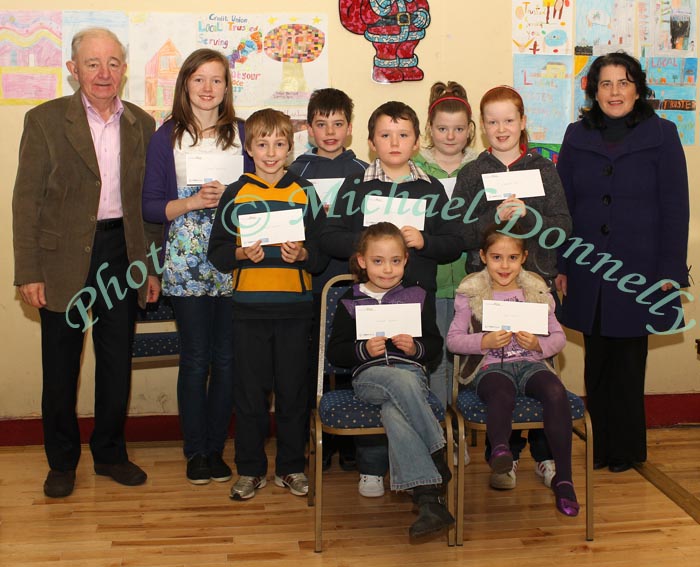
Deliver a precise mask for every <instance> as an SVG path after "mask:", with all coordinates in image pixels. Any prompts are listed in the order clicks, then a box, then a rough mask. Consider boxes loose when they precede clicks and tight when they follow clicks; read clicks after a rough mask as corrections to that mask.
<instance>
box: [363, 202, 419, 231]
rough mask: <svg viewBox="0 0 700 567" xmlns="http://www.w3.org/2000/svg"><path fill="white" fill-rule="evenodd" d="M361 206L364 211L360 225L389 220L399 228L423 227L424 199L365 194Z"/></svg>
mask: <svg viewBox="0 0 700 567" xmlns="http://www.w3.org/2000/svg"><path fill="white" fill-rule="evenodd" d="M362 207H363V210H364V211H365V214H364V223H363V225H362V226H372V225H373V224H377V223H378V222H390V223H392V224H394V225H396V226H398V227H399V228H401V227H403V226H412V227H415V228H417V229H418V230H423V228H424V227H425V209H426V204H425V199H404V198H403V197H379V196H377V195H367V196H366V197H365V200H364V202H363V203H362Z"/></svg>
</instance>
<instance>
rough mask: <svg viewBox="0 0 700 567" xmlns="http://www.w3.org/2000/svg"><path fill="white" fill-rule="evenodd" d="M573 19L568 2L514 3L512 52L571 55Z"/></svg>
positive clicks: (526, 0) (529, 0) (535, 0)
mask: <svg viewBox="0 0 700 567" xmlns="http://www.w3.org/2000/svg"><path fill="white" fill-rule="evenodd" d="M573 16H574V13H573V9H572V6H571V2H570V0H513V10H512V18H511V21H512V40H513V53H528V54H531V55H540V54H543V55H552V54H557V55H566V54H570V53H571V44H572V43H571V40H572V28H573V26H572V19H573Z"/></svg>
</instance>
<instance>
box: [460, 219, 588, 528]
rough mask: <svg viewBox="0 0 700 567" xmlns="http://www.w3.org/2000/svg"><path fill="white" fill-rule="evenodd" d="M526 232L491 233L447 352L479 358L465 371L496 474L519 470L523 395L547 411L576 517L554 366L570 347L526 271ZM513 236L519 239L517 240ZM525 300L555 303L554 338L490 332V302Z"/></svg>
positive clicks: (564, 492) (564, 403)
mask: <svg viewBox="0 0 700 567" xmlns="http://www.w3.org/2000/svg"><path fill="white" fill-rule="evenodd" d="M522 234H523V232H521V231H520V230H519V228H518V227H517V225H516V226H513V225H512V223H509V225H507V226H505V225H492V226H490V227H489V228H487V229H486V231H485V232H484V235H483V238H482V244H481V249H480V251H479V254H480V256H481V260H482V262H483V263H484V264H485V265H486V268H485V269H484V270H482V271H480V272H476V273H473V274H470V275H468V276H467V277H466V278H464V279H463V280H462V283H461V284H460V285H459V287H458V288H457V295H456V297H455V318H454V320H453V321H452V325H451V326H450V330H449V332H448V334H447V347H448V349H449V350H450V351H452V352H454V353H458V354H466V355H471V356H469V357H468V359H467V365H466V366H465V370H464V371H463V372H462V376H463V377H465V378H463V379H464V382H466V383H471V386H472V387H473V388H475V389H476V393H477V395H478V396H479V398H481V400H483V401H484V403H485V404H486V407H487V414H486V434H487V436H488V438H489V441H490V442H491V447H493V449H492V451H491V458H490V460H489V465H490V466H491V468H492V470H493V471H494V472H496V473H505V472H507V471H509V470H511V469H512V467H513V454H512V453H511V451H510V448H509V446H508V439H509V437H510V433H511V424H512V416H513V408H514V406H515V397H516V396H517V395H525V396H530V397H532V398H535V399H536V400H539V401H540V402H541V403H542V405H543V406H544V412H543V418H544V431H545V434H546V436H547V440H548V442H549V445H550V447H551V450H552V454H553V456H554V461H555V463H556V471H557V472H556V476H555V477H554V479H553V480H552V490H554V495H555V497H556V506H557V509H558V510H559V511H560V512H561V513H562V514H565V515H567V516H576V515H577V514H578V510H579V505H578V502H577V501H576V493H575V492H574V486H573V484H572V482H571V412H570V409H569V404H568V400H567V395H566V389H565V388H564V386H563V384H562V383H561V380H559V378H558V376H557V375H556V374H555V373H554V370H553V368H552V367H551V366H550V365H549V363H548V362H547V359H549V358H551V357H552V356H554V355H555V354H557V353H558V352H560V351H561V350H562V349H563V348H564V345H565V344H566V337H565V336H564V332H563V331H562V329H561V326H560V325H559V322H558V321H557V319H556V317H555V315H554V299H553V298H552V296H551V294H550V293H549V286H548V285H547V284H546V283H545V282H544V280H543V279H542V278H541V277H540V276H538V275H537V274H535V273H533V272H528V271H526V270H523V268H522V266H523V264H524V263H525V260H526V258H527V250H526V249H525V240H524V239H523V238H520V237H519V236H522ZM511 235H512V236H511ZM486 299H494V300H500V301H525V302H529V303H545V304H547V305H549V321H548V327H549V333H548V335H546V336H537V335H533V334H532V333H528V332H525V331H517V332H511V331H505V330H500V331H491V332H482V330H481V329H482V321H483V302H484V300H486Z"/></svg>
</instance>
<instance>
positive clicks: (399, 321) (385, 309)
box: [355, 303, 422, 340]
mask: <svg viewBox="0 0 700 567" xmlns="http://www.w3.org/2000/svg"><path fill="white" fill-rule="evenodd" d="M355 326H356V328H357V339H358V340H360V339H371V338H372V337H393V336H395V335H401V334H405V335H411V336H412V337H420V336H421V334H422V329H421V321H420V303H398V304H386V305H357V306H355Z"/></svg>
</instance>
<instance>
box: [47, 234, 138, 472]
mask: <svg viewBox="0 0 700 567" xmlns="http://www.w3.org/2000/svg"><path fill="white" fill-rule="evenodd" d="M128 265H129V260H128V258H127V254H126V241H125V239H124V230H123V228H122V227H117V228H113V229H110V230H103V231H97V232H96V233H95V241H94V245H93V249H92V258H91V262H90V271H89V274H88V279H87V281H86V282H85V287H86V288H90V289H91V290H92V291H93V292H94V294H95V300H94V303H93V305H92V306H91V316H92V321H94V324H93V326H92V328H91V329H92V339H93V343H94V347H95V406H94V413H95V427H94V429H93V431H92V435H91V437H90V450H91V452H92V456H93V460H94V461H95V462H96V463H101V464H114V463H121V462H124V461H126V460H127V458H128V457H127V453H126V443H125V441H124V423H125V421H126V413H127V408H128V403H129V393H130V389H131V348H132V342H133V338H134V323H135V315H136V304H137V294H136V292H135V291H134V290H133V289H131V288H130V287H129V286H128V284H127V283H126V274H127V269H128ZM98 271H99V276H98ZM132 281H133V280H132ZM100 282H102V286H100ZM103 288H104V289H103ZM47 293H51V290H47ZM82 297H83V298H84V305H85V306H87V305H88V303H89V299H88V294H83V296H82ZM39 313H40V315H41V356H42V366H43V391H42V400H41V413H42V422H43V427H44V448H45V450H46V456H47V458H48V461H49V467H51V468H52V469H55V470H59V471H67V470H74V469H75V468H76V467H77V465H78V461H79V459H80V431H79V429H78V419H77V415H76V410H75V406H76V402H77V394H78V378H79V375H80V360H81V357H82V352H83V345H84V344H85V330H84V327H85V324H84V319H83V316H82V315H81V313H80V312H79V310H78V308H77V307H72V308H71V309H70V310H69V311H68V313H64V312H55V311H49V310H48V309H40V310H39ZM67 319H68V320H69V321H71V322H73V324H74V325H76V326H77V328H73V327H71V326H70V325H69V324H68V323H67Z"/></svg>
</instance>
